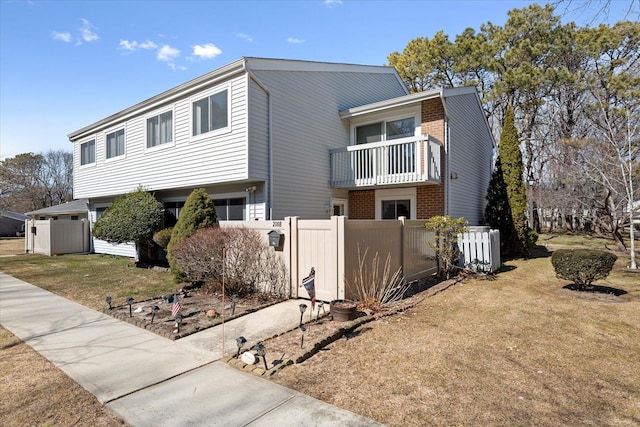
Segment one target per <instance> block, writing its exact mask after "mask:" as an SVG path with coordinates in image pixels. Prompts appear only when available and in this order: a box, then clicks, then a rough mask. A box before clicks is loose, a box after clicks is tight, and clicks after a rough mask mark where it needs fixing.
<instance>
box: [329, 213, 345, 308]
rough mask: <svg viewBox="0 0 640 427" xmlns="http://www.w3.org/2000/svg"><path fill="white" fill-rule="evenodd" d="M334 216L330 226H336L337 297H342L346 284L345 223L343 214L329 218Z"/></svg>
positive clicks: (343, 296)
mask: <svg viewBox="0 0 640 427" xmlns="http://www.w3.org/2000/svg"><path fill="white" fill-rule="evenodd" d="M334 218H335V222H334V223H333V224H332V226H335V228H336V234H335V236H336V239H334V244H335V245H336V248H335V249H336V285H337V288H338V289H337V295H338V299H344V298H345V294H346V289H345V287H346V284H345V281H344V275H345V223H346V219H345V217H344V216H332V217H331V219H334Z"/></svg>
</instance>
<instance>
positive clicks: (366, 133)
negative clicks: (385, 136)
mask: <svg viewBox="0 0 640 427" xmlns="http://www.w3.org/2000/svg"><path fill="white" fill-rule="evenodd" d="M379 141H382V122H378V123H371V124H369V125H364V126H358V127H357V128H356V144H368V143H370V142H379Z"/></svg>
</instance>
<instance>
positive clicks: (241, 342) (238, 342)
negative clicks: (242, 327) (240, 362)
mask: <svg viewBox="0 0 640 427" xmlns="http://www.w3.org/2000/svg"><path fill="white" fill-rule="evenodd" d="M246 342H247V339H246V338H245V337H238V338H236V345H237V346H238V352H237V353H236V359H237V358H238V357H240V350H242V346H243V345H244V344H245V343H246Z"/></svg>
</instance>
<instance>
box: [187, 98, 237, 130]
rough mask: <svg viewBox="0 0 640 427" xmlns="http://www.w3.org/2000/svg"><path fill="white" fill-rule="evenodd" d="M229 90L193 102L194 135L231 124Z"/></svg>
mask: <svg viewBox="0 0 640 427" xmlns="http://www.w3.org/2000/svg"><path fill="white" fill-rule="evenodd" d="M228 98H229V91H228V90H223V91H222V92H218V93H215V94H213V95H211V96H208V97H206V98H203V99H199V100H197V101H195V102H194V103H193V136H196V135H201V134H203V133H207V132H212V131H214V130H218V129H223V128H226V127H227V126H229V99H228Z"/></svg>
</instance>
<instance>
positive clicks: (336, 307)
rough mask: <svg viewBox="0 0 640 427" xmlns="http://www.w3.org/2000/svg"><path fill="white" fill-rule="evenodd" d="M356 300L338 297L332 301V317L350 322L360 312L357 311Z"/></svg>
mask: <svg viewBox="0 0 640 427" xmlns="http://www.w3.org/2000/svg"><path fill="white" fill-rule="evenodd" d="M356 306H357V304H356V302H355V301H351V300H348V299H337V300H333V301H331V304H330V305H329V311H330V313H331V317H332V318H333V320H335V321H336V322H348V321H349V320H353V319H355V318H356V315H357V314H358V312H357V311H356Z"/></svg>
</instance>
